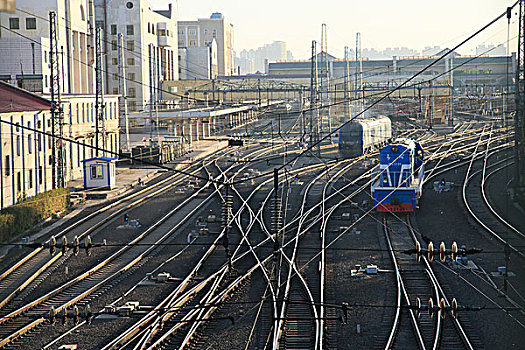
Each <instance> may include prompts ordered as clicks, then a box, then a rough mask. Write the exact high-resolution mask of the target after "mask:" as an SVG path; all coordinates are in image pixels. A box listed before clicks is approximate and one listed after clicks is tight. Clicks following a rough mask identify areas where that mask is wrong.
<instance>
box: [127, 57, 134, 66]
mask: <svg viewBox="0 0 525 350" xmlns="http://www.w3.org/2000/svg"><path fill="white" fill-rule="evenodd" d="M134 65H135V59H134V58H133V57H130V58H128V66H134Z"/></svg>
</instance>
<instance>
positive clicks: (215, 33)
mask: <svg viewBox="0 0 525 350" xmlns="http://www.w3.org/2000/svg"><path fill="white" fill-rule="evenodd" d="M211 35H212V36H213V37H214V38H217V29H213V30H212V31H211Z"/></svg>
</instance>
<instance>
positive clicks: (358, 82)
mask: <svg viewBox="0 0 525 350" xmlns="http://www.w3.org/2000/svg"><path fill="white" fill-rule="evenodd" d="M355 90H356V100H357V101H358V102H357V104H358V106H359V107H360V108H359V109H358V111H357V113H360V112H362V111H363V99H364V96H361V93H362V90H363V61H362V57H361V33H359V32H358V33H356V37H355Z"/></svg>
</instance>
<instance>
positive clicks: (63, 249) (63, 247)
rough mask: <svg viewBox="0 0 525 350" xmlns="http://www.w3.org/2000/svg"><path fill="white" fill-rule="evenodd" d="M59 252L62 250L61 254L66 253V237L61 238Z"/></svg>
mask: <svg viewBox="0 0 525 350" xmlns="http://www.w3.org/2000/svg"><path fill="white" fill-rule="evenodd" d="M61 250H62V254H66V252H67V237H66V236H62V247H61Z"/></svg>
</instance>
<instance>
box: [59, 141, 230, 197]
mask: <svg viewBox="0 0 525 350" xmlns="http://www.w3.org/2000/svg"><path fill="white" fill-rule="evenodd" d="M227 146H228V142H227V141H215V140H201V141H195V142H193V143H192V144H191V146H190V151H189V152H188V153H187V154H185V155H184V156H181V157H179V158H177V159H176V160H175V162H173V163H168V164H165V165H166V166H168V167H172V168H173V169H175V170H181V169H183V168H184V167H187V166H191V165H192V164H193V163H194V162H195V161H198V160H200V159H202V158H205V157H206V156H208V155H210V154H212V153H214V152H216V151H218V150H220V149H223V148H225V147H227ZM166 171H169V170H166V169H161V168H157V167H155V166H147V167H129V166H122V167H121V166H118V165H117V168H116V176H117V179H116V186H115V187H114V188H112V189H84V180H83V179H77V180H74V181H70V182H68V188H69V189H70V190H71V200H72V202H73V204H75V202H77V203H78V202H81V201H84V200H86V201H92V200H94V201H96V203H94V204H99V203H100V200H108V199H113V198H116V197H119V196H121V195H124V194H125V193H126V192H128V191H130V190H132V189H133V188H134V187H136V186H139V185H141V183H142V184H145V183H147V182H148V181H150V180H151V179H152V178H154V177H156V176H158V175H160V174H161V173H164V172H166Z"/></svg>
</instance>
